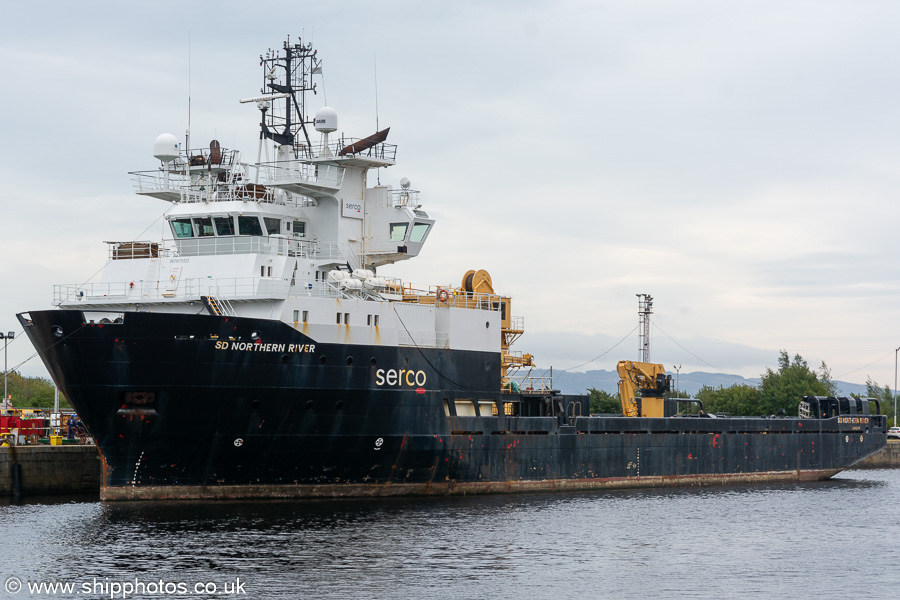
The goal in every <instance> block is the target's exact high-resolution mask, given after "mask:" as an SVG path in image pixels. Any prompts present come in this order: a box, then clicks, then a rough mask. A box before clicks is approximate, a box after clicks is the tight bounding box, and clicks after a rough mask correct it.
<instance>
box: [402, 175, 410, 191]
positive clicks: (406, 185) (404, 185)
mask: <svg viewBox="0 0 900 600" xmlns="http://www.w3.org/2000/svg"><path fill="white" fill-rule="evenodd" d="M400 187H402V188H403V189H404V190H408V189H409V179H407V178H406V177H404V178H403V179H401V180H400Z"/></svg>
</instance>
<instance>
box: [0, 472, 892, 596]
mask: <svg viewBox="0 0 900 600" xmlns="http://www.w3.org/2000/svg"><path fill="white" fill-rule="evenodd" d="M898 520H900V470H881V471H851V472H847V473H843V474H841V475H840V476H839V477H838V478H835V479H834V480H831V481H828V482H823V483H816V484H802V485H801V484H797V485H778V486H755V487H734V488H705V489H691V490H659V491H635V492H614V493H593V492H592V493H577V494H565V495H520V496H494V497H469V498H453V499H446V498H441V499H397V500H364V501H362V500H358V501H313V502H309V501H307V502H267V503H230V504H191V505H188V504H156V503H154V504H149V503H147V504H126V505H122V504H115V505H104V504H101V503H100V502H98V501H96V500H95V499H85V498H80V499H65V500H53V499H50V500H46V499H44V500H42V501H33V502H29V503H26V504H22V505H18V506H16V505H2V506H0V540H2V548H0V597H10V598H37V597H55V598H75V597H77V598H102V597H107V598H108V597H111V596H113V595H114V596H115V597H118V598H121V597H123V595H125V596H126V597H132V598H160V597H191V598H197V597H202V598H213V597H215V598H233V597H244V598H391V599H394V598H441V599H447V598H491V599H502V598H514V599H517V600H524V599H526V598H554V599H556V598H561V599H569V598H647V597H653V598H745V597H749V596H751V595H753V596H757V597H760V598H813V597H816V598H888V597H894V596H896V595H897V592H896V591H897V590H900V525H898V524H897V523H898ZM11 576H15V577H16V578H18V579H17V580H15V581H22V582H23V585H26V586H27V585H28V583H29V582H30V583H32V584H34V583H35V582H70V583H73V584H74V585H75V586H76V591H75V592H72V593H65V592H58V593H56V594H55V595H51V594H47V593H43V594H38V593H36V592H35V593H31V592H29V590H28V588H27V587H24V588H23V589H22V590H21V591H19V592H18V593H16V594H11V593H10V588H9V587H7V589H6V590H4V584H5V583H6V584H7V585H11V586H12V591H15V581H12V582H11V583H9V582H10V580H9V578H10V577H11ZM238 577H239V578H240V583H241V585H240V586H238V587H237V588H236V589H235V587H234V586H235V583H236V578H238ZM135 581H138V582H142V584H143V585H147V584H149V583H153V582H155V583H154V585H159V583H160V582H162V583H163V584H168V585H170V586H174V585H176V584H178V583H181V584H183V585H185V586H187V587H188V589H189V590H190V591H191V592H193V591H194V586H195V585H196V584H198V583H199V584H200V585H201V586H204V585H209V586H212V585H215V586H216V589H217V590H218V593H217V594H196V593H190V594H184V595H182V596H178V594H177V593H176V594H166V593H143V594H141V593H131V594H125V593H124V592H125V591H127V590H125V588H113V587H110V586H112V585H113V584H114V583H117V584H121V583H123V582H129V583H131V584H134V582H135ZM91 585H94V586H95V587H93V589H89V586H91ZM98 585H99V586H102V585H106V586H107V587H105V588H104V587H97V586H98ZM226 585H229V586H231V587H229V588H228V590H227V591H228V592H234V593H228V594H226V593H225V591H226V589H225V586H226ZM169 589H170V590H171V589H173V588H172V587H170V588H169ZM206 589H208V590H210V591H211V590H212V589H213V588H212V587H208V588H206ZM120 590H121V591H120ZM149 590H150V591H151V592H155V591H156V588H152V587H151V588H149ZM163 590H165V588H163ZM198 591H201V592H202V591H203V588H198ZM85 592H89V593H85Z"/></svg>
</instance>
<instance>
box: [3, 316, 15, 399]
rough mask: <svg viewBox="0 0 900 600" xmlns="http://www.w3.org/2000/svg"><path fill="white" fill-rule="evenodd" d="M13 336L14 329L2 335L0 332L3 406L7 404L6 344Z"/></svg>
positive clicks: (7, 371)
mask: <svg viewBox="0 0 900 600" xmlns="http://www.w3.org/2000/svg"><path fill="white" fill-rule="evenodd" d="M15 337H16V332H15V331H10V332H9V333H7V334H6V335H4V334H3V333H2V332H0V340H3V404H4V405H5V406H8V404H6V403H7V402H8V400H9V391H8V390H7V387H6V380H7V378H8V377H9V370H8V369H7V367H6V345H7V344H8V343H9V340H11V339H13V338H15Z"/></svg>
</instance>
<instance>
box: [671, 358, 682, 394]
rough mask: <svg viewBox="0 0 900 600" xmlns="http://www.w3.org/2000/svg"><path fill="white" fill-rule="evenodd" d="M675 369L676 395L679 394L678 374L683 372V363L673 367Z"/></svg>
mask: <svg viewBox="0 0 900 600" xmlns="http://www.w3.org/2000/svg"><path fill="white" fill-rule="evenodd" d="M673 368H674V369H675V395H676V396H677V395H678V376H679V375H680V374H681V365H678V366H677V367H673Z"/></svg>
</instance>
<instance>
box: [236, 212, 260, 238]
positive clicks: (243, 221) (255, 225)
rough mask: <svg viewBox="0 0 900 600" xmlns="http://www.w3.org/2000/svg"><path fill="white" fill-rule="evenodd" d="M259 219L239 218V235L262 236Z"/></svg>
mask: <svg viewBox="0 0 900 600" xmlns="http://www.w3.org/2000/svg"><path fill="white" fill-rule="evenodd" d="M262 234H263V232H262V227H260V226H259V218H258V217H245V216H243V215H242V216H239V217H238V235H262Z"/></svg>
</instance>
